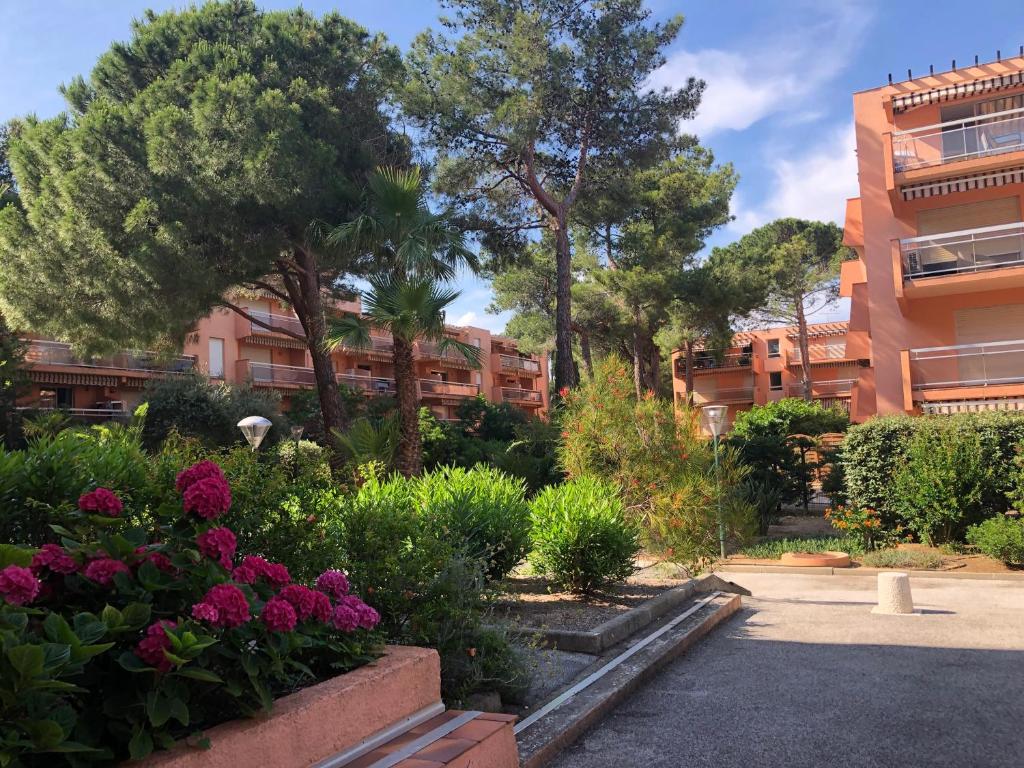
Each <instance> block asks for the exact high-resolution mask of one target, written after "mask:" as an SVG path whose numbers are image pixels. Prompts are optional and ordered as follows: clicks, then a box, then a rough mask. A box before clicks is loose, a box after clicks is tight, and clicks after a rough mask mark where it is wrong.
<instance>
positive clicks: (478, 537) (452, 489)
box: [415, 465, 530, 579]
mask: <svg viewBox="0 0 1024 768" xmlns="http://www.w3.org/2000/svg"><path fill="white" fill-rule="evenodd" d="M415 495H416V505H417V507H418V509H419V511H420V514H421V515H423V516H424V517H425V518H426V520H428V521H429V522H430V524H432V525H434V526H436V530H437V531H438V535H440V536H445V537H453V538H454V539H455V540H456V541H459V542H461V543H462V545H463V546H464V548H465V549H464V550H463V551H464V552H465V554H467V555H468V556H469V557H472V558H476V559H479V560H482V561H484V562H485V563H486V573H487V577H488V578H489V579H501V578H504V577H505V576H507V575H508V574H509V572H510V571H511V570H512V569H513V568H515V567H516V566H517V565H518V564H519V563H520V562H521V561H522V559H523V558H524V557H526V553H527V552H528V551H529V548H530V508H529V506H528V505H527V503H526V486H525V485H524V484H523V481H522V480H515V479H513V478H510V477H508V476H507V475H505V474H504V473H502V472H499V471H498V470H496V469H492V468H491V467H487V466H484V465H478V466H476V467H474V468H473V469H469V470H466V469H462V468H460V467H444V468H442V469H439V470H437V471H435V472H427V473H425V474H424V475H423V476H422V477H421V478H419V479H418V480H417V481H416V483H415Z"/></svg>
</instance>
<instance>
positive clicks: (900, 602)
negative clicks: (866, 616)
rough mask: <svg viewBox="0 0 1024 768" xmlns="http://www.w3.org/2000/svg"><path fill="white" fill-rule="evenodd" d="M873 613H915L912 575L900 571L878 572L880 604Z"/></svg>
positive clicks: (873, 609)
mask: <svg viewBox="0 0 1024 768" xmlns="http://www.w3.org/2000/svg"><path fill="white" fill-rule="evenodd" d="M871 612H872V613H889V614H908V613H914V599H913V597H911V595H910V577H909V576H908V575H907V574H905V573H900V572H899V571H884V572H883V573H880V574H878V605H877V606H875V607H874V608H872V609H871Z"/></svg>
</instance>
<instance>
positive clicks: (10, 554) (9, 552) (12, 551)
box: [0, 544, 34, 568]
mask: <svg viewBox="0 0 1024 768" xmlns="http://www.w3.org/2000/svg"><path fill="white" fill-rule="evenodd" d="M33 554H34V552H33V550H31V549H23V548H22V547H16V546H15V545H13V544H0V568H6V567H7V566H8V565H20V566H21V567H22V568H28V567H29V566H30V565H31V564H32V555H33Z"/></svg>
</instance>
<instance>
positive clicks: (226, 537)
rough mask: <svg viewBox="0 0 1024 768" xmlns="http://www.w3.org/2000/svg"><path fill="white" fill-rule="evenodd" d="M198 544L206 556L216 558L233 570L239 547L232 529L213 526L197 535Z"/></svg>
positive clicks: (223, 565) (225, 566) (222, 564)
mask: <svg viewBox="0 0 1024 768" xmlns="http://www.w3.org/2000/svg"><path fill="white" fill-rule="evenodd" d="M196 544H197V545H198V546H199V551H200V552H202V553H203V554H204V555H206V557H208V558H210V559H211V560H216V561H217V562H218V563H220V564H221V566H222V567H224V568H227V569H228V570H229V571H230V570H231V563H232V560H233V559H234V557H235V549H236V548H237V547H238V540H237V539H236V538H235V534H233V533H232V532H231V529H229V528H225V527H223V526H221V527H219V528H211V529H210V530H208V531H205V532H203V533H201V534H199V535H198V536H196Z"/></svg>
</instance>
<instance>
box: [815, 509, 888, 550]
mask: <svg viewBox="0 0 1024 768" xmlns="http://www.w3.org/2000/svg"><path fill="white" fill-rule="evenodd" d="M825 519H826V520H828V521H829V522H830V523H831V524H832V527H833V528H835V529H836V530H837V531H839V532H840V533H842V534H846V535H849V536H854V537H856V538H858V539H860V540H861V541H862V542H863V544H864V549H866V550H871V549H874V548H875V547H876V546H878V544H880V543H882V541H883V535H882V516H881V515H880V514H879V513H878V512H876V511H875V510H873V509H868V508H858V507H844V506H835V507H832V508H830V509H826V510H825ZM902 531H903V529H902V528H900V527H897V528H896V529H895V530H894V531H893V532H892V533H894V534H895V535H897V536H898V535H899V534H901V533H902Z"/></svg>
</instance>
